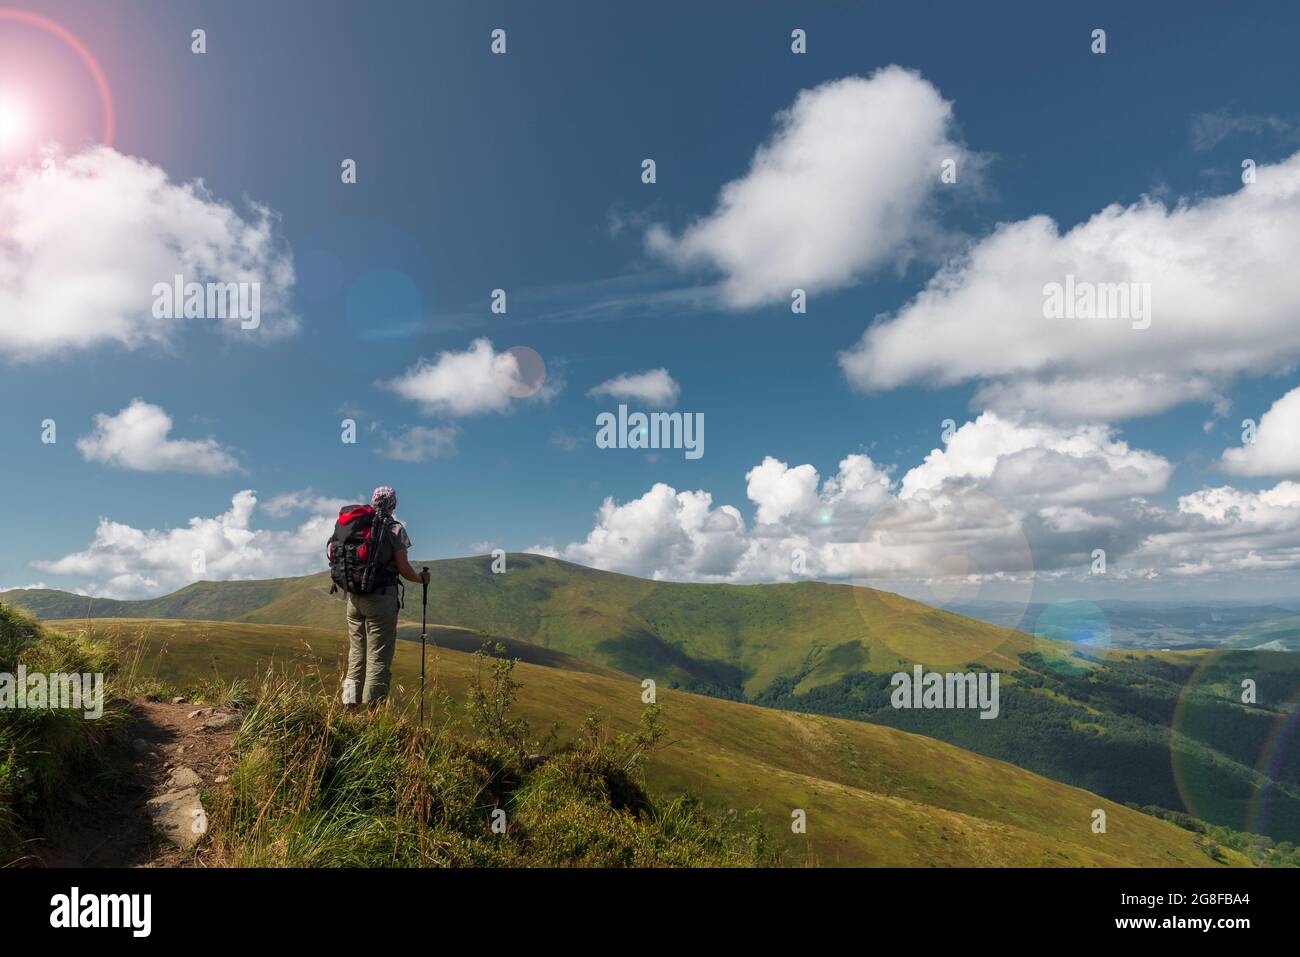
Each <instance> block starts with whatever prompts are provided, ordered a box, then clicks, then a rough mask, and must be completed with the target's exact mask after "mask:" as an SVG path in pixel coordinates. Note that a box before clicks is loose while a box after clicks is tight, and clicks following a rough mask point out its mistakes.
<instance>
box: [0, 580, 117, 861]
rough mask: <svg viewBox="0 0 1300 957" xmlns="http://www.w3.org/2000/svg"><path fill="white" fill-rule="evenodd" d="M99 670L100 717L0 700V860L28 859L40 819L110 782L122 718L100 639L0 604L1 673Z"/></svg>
mask: <svg viewBox="0 0 1300 957" xmlns="http://www.w3.org/2000/svg"><path fill="white" fill-rule="evenodd" d="M19 664H22V665H25V666H26V669H27V672H28V674H32V673H35V672H41V673H44V674H46V675H50V674H56V673H74V672H75V673H78V674H86V673H90V674H95V673H100V674H103V675H104V676H105V691H104V698H105V708H104V714H103V716H102V717H100V718H98V719H95V720H89V719H87V718H86V717H85V715H84V712H83V711H79V710H59V709H52V708H22V709H20V708H0V866H7V865H11V864H15V863H23V862H24V861H26V860H29V859H30V855H29V854H28V853H27V852H26V845H27V842H28V841H30V840H31V839H32V838H33V837H35V836H36V834H37V833H38V832H39V830H40V828H41V824H42V821H43V820H45V819H46V818H48V817H49V816H50V815H52V814H55V813H58V812H59V811H61V810H62V809H64V808H65V806H66V802H67V799H68V798H69V797H70V796H71V795H72V794H76V793H80V792H82V791H91V790H94V789H96V788H100V787H104V786H108V785H111V783H112V782H113V781H114V780H115V779H116V778H118V777H119V776H120V774H121V773H122V769H121V767H120V765H116V766H115V764H114V763H113V761H112V760H111V759H110V752H111V751H112V750H113V746H114V745H115V744H120V743H121V739H122V737H123V733H124V728H125V726H126V721H127V718H128V712H127V708H126V704H125V702H124V701H122V700H121V699H120V698H117V699H115V698H114V695H113V690H114V687H115V685H114V683H113V681H114V678H113V675H114V671H115V664H116V662H115V661H114V657H113V655H112V653H111V651H110V650H109V648H108V646H107V644H106V643H104V642H101V641H96V640H94V639H88V638H85V637H81V636H75V635H67V634H63V633H60V632H53V631H48V630H47V629H45V628H43V627H42V626H41V625H40V623H39V622H37V621H36V619H34V618H33V617H31V616H30V615H29V614H27V613H26V612H24V611H22V610H21V609H18V608H15V607H14V606H13V605H0V673H8V674H10V675H16V673H17V671H18V666H19Z"/></svg>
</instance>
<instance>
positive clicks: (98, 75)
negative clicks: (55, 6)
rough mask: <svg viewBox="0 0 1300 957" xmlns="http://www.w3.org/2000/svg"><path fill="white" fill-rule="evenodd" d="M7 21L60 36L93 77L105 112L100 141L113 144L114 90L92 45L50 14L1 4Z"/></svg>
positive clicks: (1, 18) (0, 13)
mask: <svg viewBox="0 0 1300 957" xmlns="http://www.w3.org/2000/svg"><path fill="white" fill-rule="evenodd" d="M5 21H9V22H12V23H21V24H26V25H27V26H30V27H36V28H37V29H38V30H44V31H45V32H46V33H49V34H50V35H51V36H54V37H57V38H58V39H59V40H60V41H62V42H63V43H64V44H65V45H66V46H67V47H68V48H69V49H71V50H72V52H73V53H75V54H76V55H77V57H78V58H79V59H80V60H81V62H82V63H83V64H84V65H85V67H86V70H87V71H88V72H89V73H90V77H91V79H92V80H93V81H94V84H95V91H96V92H97V93H98V94H99V105H100V111H101V113H102V114H103V127H102V129H101V132H100V142H101V143H102V144H103V145H104V146H112V145H113V136H114V134H115V133H116V130H117V113H116V111H115V110H114V108H113V92H112V90H111V89H110V88H109V85H108V77H107V76H105V75H104V71H103V69H102V68H101V67H100V65H99V61H98V60H96V59H95V55H94V54H93V53H91V52H90V48H89V47H87V46H86V44H84V43H83V42H82V41H81V38H80V37H78V36H77V35H76V34H75V33H73V32H72V31H71V30H69V29H68V28H67V27H65V26H64V25H63V24H61V23H59V22H58V21H55V20H51V19H50V18H49V17H43V16H41V15H40V14H39V13H32V12H31V11H30V10H19V9H18V8H17V7H0V23H3V22H5ZM0 122H3V121H0ZM0 137H3V133H0Z"/></svg>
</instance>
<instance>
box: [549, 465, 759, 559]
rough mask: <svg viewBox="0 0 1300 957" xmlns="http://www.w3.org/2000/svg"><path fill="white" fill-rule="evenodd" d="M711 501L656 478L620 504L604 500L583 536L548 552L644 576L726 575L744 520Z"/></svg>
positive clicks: (741, 544)
mask: <svg viewBox="0 0 1300 957" xmlns="http://www.w3.org/2000/svg"><path fill="white" fill-rule="evenodd" d="M712 502H713V499H712V496H710V495H709V494H708V493H707V492H678V491H677V490H676V489H673V488H670V487H669V486H667V485H665V484H663V483H662V482H658V483H656V484H655V485H654V486H653V487H652V488H651V489H650V490H649V491H648V492H646V493H645V494H644V495H643V496H641V497H640V498H638V499H634V500H632V501H630V502H626V503H624V504H622V505H618V504H616V503H615V502H614V500H613V499H612V498H607V499H605V501H604V503H603V504H602V505H601V507H600V511H599V513H598V514H597V518H596V525H595V527H594V528H592V530H591V532H590V533H589V534H588V535H587V538H586V540H585V541H582V542H575V543H573V544H571V545H569V546H567V547H566V548H565V549H563V551H561V552H556V551H555V550H550V551H551V553H552V554H557V555H559V556H561V557H563V558H566V559H568V560H570V561H575V562H581V563H582V564H584V565H592V566H595V567H597V568H609V569H614V570H619V571H628V572H631V573H633V574H638V575H644V576H646V577H649V578H665V577H667V578H671V577H686V578H696V579H701V580H708V579H713V578H726V577H728V576H729V575H730V574H731V572H732V570H733V569H734V567H735V564H736V562H737V560H738V559H739V558H740V557H741V555H742V554H743V553H744V550H745V544H746V541H745V522H744V519H742V518H741V517H740V512H739V511H737V510H736V509H735V508H733V507H731V506H730V505H723V506H721V507H720V508H717V509H714V508H712ZM530 551H534V552H538V551H541V550H540V549H539V548H533V549H530Z"/></svg>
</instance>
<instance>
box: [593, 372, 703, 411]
mask: <svg viewBox="0 0 1300 957" xmlns="http://www.w3.org/2000/svg"><path fill="white" fill-rule="evenodd" d="M681 391H682V390H681V386H679V385H678V384H677V380H675V379H674V378H673V377H672V376H671V375H669V374H668V370H667V369H647V370H646V371H645V372H625V373H623V374H622V375H620V376H615V377H614V378H613V379H607V380H606V381H604V382H602V383H600V385H597V386H594V387H592V389H591V390H590V391H589V392H588V393H587V394H588V395H591V396H601V395H607V396H609V397H610V398H612V399H618V400H620V401H627V400H633V401H637V402H641V403H643V404H644V405H647V406H650V407H651V408H656V409H666V408H668V407H669V406H672V405H674V404H676V402H677V397H678V396H679V395H681Z"/></svg>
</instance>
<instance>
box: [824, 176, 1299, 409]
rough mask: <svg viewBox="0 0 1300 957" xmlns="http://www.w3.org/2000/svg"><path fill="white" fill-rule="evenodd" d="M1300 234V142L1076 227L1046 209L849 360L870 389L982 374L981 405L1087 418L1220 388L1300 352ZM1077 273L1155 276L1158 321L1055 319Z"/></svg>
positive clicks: (1099, 277) (880, 327)
mask: <svg viewBox="0 0 1300 957" xmlns="http://www.w3.org/2000/svg"><path fill="white" fill-rule="evenodd" d="M1297 237H1300V153H1298V154H1296V155H1295V156H1292V157H1291V158H1290V159H1288V160H1286V161H1285V162H1282V163H1279V164H1277V165H1274V166H1260V167H1259V168H1258V169H1257V181H1256V182H1255V183H1254V184H1253V185H1249V186H1243V187H1242V188H1241V189H1239V190H1238V191H1237V192H1235V193H1232V194H1229V195H1226V196H1221V197H1215V198H1210V199H1203V200H1199V201H1184V202H1181V203H1179V204H1177V205H1176V206H1173V207H1166V206H1165V205H1164V204H1163V203H1161V202H1158V201H1156V200H1153V199H1150V198H1147V199H1143V200H1142V201H1141V202H1138V203H1135V204H1134V205H1132V206H1119V205H1113V206H1109V207H1107V208H1106V209H1104V210H1102V211H1101V212H1099V213H1097V214H1096V215H1095V216H1093V217H1092V218H1091V219H1089V220H1088V221H1086V222H1084V223H1081V224H1079V225H1077V226H1075V227H1073V228H1072V229H1069V230H1067V231H1065V232H1064V233H1062V232H1061V231H1060V230H1059V228H1058V227H1057V225H1056V223H1054V222H1053V221H1052V220H1051V219H1049V218H1048V217H1046V216H1034V217H1032V218H1030V219H1025V220H1021V221H1018V222H1014V223H1007V224H1003V225H1001V226H999V227H998V228H997V229H996V230H995V231H994V232H993V233H992V234H991V235H990V236H988V237H986V238H985V239H983V240H980V241H979V242H977V243H975V244H974V245H972V246H971V248H970V249H969V250H968V251H967V252H966V254H965V255H963V256H962V257H960V258H958V259H956V260H954V261H952V262H950V263H949V264H948V265H947V266H946V267H945V268H943V269H942V270H941V271H940V272H939V273H937V274H936V275H935V276H934V277H933V278H932V279H931V280H930V282H929V284H928V285H927V286H926V288H925V289H924V290H923V291H922V292H920V293H919V294H918V295H917V296H916V297H915V298H914V299H913V300H912V301H911V302H909V303H908V304H907V305H906V306H904V307H903V308H902V309H901V310H900V311H899V312H898V313H896V314H894V315H887V316H883V317H880V318H879V319H878V321H877V322H875V323H874V324H873V325H872V326H871V327H870V328H869V329H868V330H867V331H866V332H865V333H864V335H863V336H862V338H861V340H860V341H859V342H858V343H857V344H856V345H855V346H854V347H853V348H852V349H850V350H848V351H846V352H844V353H841V355H840V365H841V367H842V369H843V371H844V373H845V375H846V376H847V377H848V379H849V381H850V382H851V383H852V384H853V385H855V386H857V387H860V388H862V389H865V390H881V389H892V388H895V387H898V386H901V385H904V384H907V383H914V382H928V383H933V384H937V385H941V386H944V385H954V384H957V383H961V382H967V381H975V382H978V383H979V384H980V385H981V388H980V390H979V391H978V392H977V394H976V398H975V400H974V402H975V404H977V405H979V406H986V407H991V408H992V409H993V410H994V411H999V412H1003V413H1011V412H1016V411H1023V412H1028V413H1029V414H1032V415H1034V416H1035V417H1047V418H1054V419H1064V420H1072V421H1097V420H1108V421H1109V420H1114V419H1120V418H1124V417H1127V416H1133V415H1142V414H1148V413H1154V412H1159V411H1161V410H1164V409H1167V408H1170V407H1172V406H1174V405H1176V404H1178V403H1180V402H1186V401H1192V400H1197V401H1217V400H1220V399H1221V396H1220V390H1222V389H1223V388H1224V387H1225V386H1226V385H1227V384H1228V383H1230V382H1231V380H1232V379H1233V378H1234V377H1236V376H1237V375H1239V374H1242V373H1256V374H1259V373H1268V372H1276V371H1280V370H1283V369H1286V368H1287V367H1289V366H1292V365H1294V364H1295V363H1296V362H1297V360H1300V323H1297V322H1296V314H1297V309H1298V308H1300V270H1296V269H1295V268H1294V264H1295V260H1296V258H1297V255H1300V239H1298V238H1297ZM1069 275H1073V276H1074V277H1075V280H1076V282H1093V283H1125V282H1132V283H1149V284H1150V291H1151V312H1150V315H1151V322H1150V326H1149V328H1145V329H1143V328H1134V327H1133V326H1134V323H1133V322H1131V321H1129V320H1128V319H1123V318H1114V319H1109V318H1108V319H1047V318H1044V316H1043V303H1044V287H1045V285H1047V284H1048V283H1054V282H1055V283H1064V282H1065V280H1066V277H1067V276H1069ZM1220 404H1221V403H1220Z"/></svg>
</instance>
